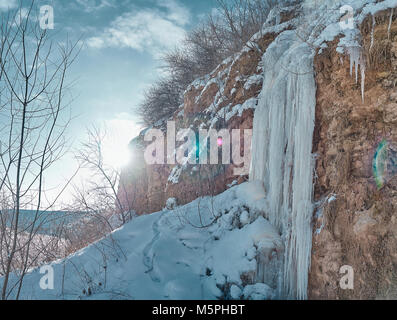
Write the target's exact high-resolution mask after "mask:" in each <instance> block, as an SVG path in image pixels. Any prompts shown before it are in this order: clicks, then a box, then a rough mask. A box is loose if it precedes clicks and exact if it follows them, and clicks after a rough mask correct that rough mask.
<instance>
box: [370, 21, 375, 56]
mask: <svg viewBox="0 0 397 320" xmlns="http://www.w3.org/2000/svg"><path fill="white" fill-rule="evenodd" d="M375 24H376V21H375V16H374V15H373V16H372V30H371V45H370V46H369V50H370V51H371V50H372V47H373V46H374V38H375Z"/></svg>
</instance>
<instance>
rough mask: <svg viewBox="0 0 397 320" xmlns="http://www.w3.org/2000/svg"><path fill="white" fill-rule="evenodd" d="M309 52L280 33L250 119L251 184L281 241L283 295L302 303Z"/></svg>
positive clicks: (308, 187)
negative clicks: (261, 192)
mask: <svg viewBox="0 0 397 320" xmlns="http://www.w3.org/2000/svg"><path fill="white" fill-rule="evenodd" d="M313 56H314V52H313V50H312V49H311V48H310V47H309V46H308V44H307V43H305V42H302V41H300V40H299V39H298V38H297V37H296V33H295V31H285V32H283V33H282V34H281V35H280V36H279V37H278V38H277V39H276V40H275V41H274V42H273V43H272V45H270V46H269V48H268V50H267V51H266V53H265V54H264V56H263V61H262V64H263V68H264V78H265V80H264V83H263V89H262V92H261V96H260V100H259V104H258V107H257V109H256V112H255V118H254V135H253V142H252V156H253V158H252V159H253V160H252V166H251V175H250V179H251V180H262V181H264V184H265V189H266V191H267V195H266V197H267V200H268V202H269V206H270V208H269V212H268V218H269V220H270V222H271V223H272V224H273V225H274V226H276V227H277V228H278V229H279V231H280V232H282V233H283V235H284V239H285V242H286V252H285V261H284V263H285V265H284V285H283V289H282V295H284V296H289V297H293V298H306V292H307V274H308V271H309V265H310V252H311V226H310V222H311V215H312V211H313V206H312V177H313V176H312V172H313V167H312V154H311V147H312V140H313V130H314V110H315V103H316V101H315V93H316V87H315V82H314V74H313Z"/></svg>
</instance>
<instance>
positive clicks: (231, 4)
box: [138, 0, 284, 126]
mask: <svg viewBox="0 0 397 320" xmlns="http://www.w3.org/2000/svg"><path fill="white" fill-rule="evenodd" d="M217 2H218V9H217V10H215V12H212V13H210V14H209V15H208V16H207V18H206V19H204V20H203V21H202V23H201V24H200V25H199V26H197V27H196V28H194V29H193V30H191V31H189V32H188V33H187V35H186V38H185V41H184V42H183V43H182V44H181V45H180V46H179V47H177V48H175V49H174V50H171V51H170V52H168V53H166V54H165V55H164V57H163V61H164V66H163V69H164V71H165V73H166V74H167V75H168V76H166V77H164V78H162V79H160V80H158V81H157V82H156V83H155V84H154V85H153V86H152V87H150V88H149V89H148V90H147V91H146V93H145V96H144V99H143V102H142V103H141V104H140V106H139V108H138V109H139V110H138V111H139V113H140V114H141V116H142V118H143V121H144V123H145V124H146V125H148V126H150V125H153V124H154V123H156V122H157V121H159V120H163V119H167V118H169V117H170V116H172V115H173V113H174V112H175V111H176V110H177V109H178V108H179V106H180V105H181V104H182V103H183V92H184V91H185V90H186V88H187V87H188V86H189V85H190V84H191V83H192V82H193V81H194V80H195V79H197V78H200V77H203V76H205V75H206V74H209V73H211V72H212V71H213V70H214V69H215V68H216V67H217V66H218V65H219V64H220V63H222V61H223V60H224V59H226V58H227V57H229V56H232V55H233V54H235V53H237V52H239V51H240V50H241V49H242V48H243V47H244V46H248V47H249V48H250V49H253V50H256V51H258V50H259V51H260V52H259V53H263V52H261V50H260V47H259V46H258V44H257V43H256V42H255V41H254V40H252V37H253V35H254V34H256V33H257V32H260V31H261V30H262V27H263V25H264V23H265V22H266V21H267V18H268V16H269V13H270V11H271V10H272V9H273V8H274V7H275V6H277V5H279V6H282V5H283V3H284V1H275V0H227V1H226V0H217Z"/></svg>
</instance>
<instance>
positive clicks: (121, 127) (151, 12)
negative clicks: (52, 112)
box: [0, 0, 216, 199]
mask: <svg viewBox="0 0 397 320" xmlns="http://www.w3.org/2000/svg"><path fill="white" fill-rule="evenodd" d="M18 2H19V0H0V11H3V12H5V11H7V10H8V9H10V8H15V7H17V5H18ZM22 3H23V5H25V6H27V5H29V3H30V0H22ZM36 4H37V6H38V7H39V6H42V5H51V6H52V7H53V8H54V22H55V29H54V30H50V32H52V33H53V35H55V38H56V39H58V40H60V41H62V40H63V39H64V38H65V37H66V35H68V37H69V38H70V39H72V40H77V39H79V38H81V40H82V43H83V45H82V50H81V52H80V54H79V56H78V59H77V60H76V62H75V64H74V65H73V66H72V68H71V69H70V71H69V80H74V81H75V84H74V86H73V88H72V89H71V94H72V96H73V102H72V105H71V109H72V115H73V116H74V120H73V122H72V123H71V125H70V128H69V133H68V134H69V136H70V139H69V141H70V142H71V145H72V148H73V147H74V148H76V147H78V145H79V143H80V141H81V140H82V139H84V138H85V131H86V128H87V127H89V126H90V125H91V124H97V125H106V127H107V129H108V132H109V141H107V149H105V152H106V154H108V155H109V161H113V162H115V159H116V158H122V157H125V150H126V146H127V144H128V142H129V141H130V140H131V139H132V138H133V137H135V136H136V135H137V134H138V133H139V131H140V130H141V129H142V127H141V126H140V124H139V119H138V117H137V116H136V114H135V112H134V110H135V109H136V107H137V106H138V104H139V102H140V101H141V100H142V96H143V91H144V89H145V88H146V87H147V86H149V85H150V84H151V83H153V82H154V81H155V80H156V79H157V78H158V77H159V75H160V72H161V70H160V69H159V67H160V66H161V61H160V57H161V55H162V54H163V53H164V52H166V51H167V50H169V49H172V48H173V47H175V46H176V45H178V43H179V42H180V41H181V40H182V39H183V37H184V35H185V32H186V31H187V30H189V29H191V28H192V27H194V26H195V25H197V23H198V22H199V21H200V19H202V18H203V16H204V15H205V14H207V13H209V12H210V11H211V10H212V9H213V8H214V7H215V6H216V0H36ZM117 164H119V163H117ZM75 166H76V163H75V162H74V160H73V158H72V156H71V155H68V156H66V157H65V158H64V159H63V160H61V162H59V163H58V164H57V165H55V167H54V168H53V169H52V171H51V173H50V175H49V177H48V178H47V185H51V186H53V185H54V184H57V185H59V186H61V185H62V183H63V182H64V181H65V180H66V179H67V178H68V177H69V176H70V175H71V174H72V173H73V172H74V168H75ZM80 179H82V180H84V179H87V176H84V175H80ZM67 198H68V196H65V199H67Z"/></svg>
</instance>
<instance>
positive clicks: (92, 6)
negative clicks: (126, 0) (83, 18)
mask: <svg viewBox="0 0 397 320" xmlns="http://www.w3.org/2000/svg"><path fill="white" fill-rule="evenodd" d="M77 3H78V4H79V5H80V6H82V7H83V10H84V11H85V12H88V13H90V12H94V11H97V10H100V9H103V8H107V7H114V6H115V4H114V0H77Z"/></svg>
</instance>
